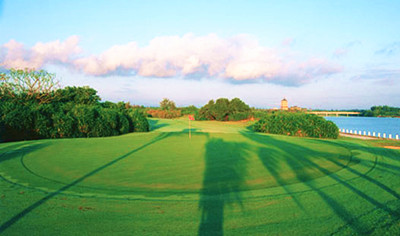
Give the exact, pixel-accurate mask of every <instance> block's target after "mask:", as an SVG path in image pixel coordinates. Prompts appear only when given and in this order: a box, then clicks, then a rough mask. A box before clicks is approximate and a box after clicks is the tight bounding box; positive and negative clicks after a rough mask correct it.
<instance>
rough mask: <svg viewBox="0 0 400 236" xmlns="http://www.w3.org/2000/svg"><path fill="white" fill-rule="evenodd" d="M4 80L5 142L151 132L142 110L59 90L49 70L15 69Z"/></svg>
mask: <svg viewBox="0 0 400 236" xmlns="http://www.w3.org/2000/svg"><path fill="white" fill-rule="evenodd" d="M0 78H1V81H0V141H15V140H27V139H41V138H70V137H71V138H74V137H104V136H113V135H119V134H125V133H129V132H145V131H148V130H149V124H148V121H147V119H146V116H145V115H144V114H143V112H142V111H140V110H138V109H134V108H132V107H131V106H130V105H129V104H127V103H123V102H119V103H112V102H100V97H99V96H98V95H97V91H96V90H94V89H92V88H89V87H66V88H63V89H55V88H54V87H55V85H56V84H55V82H54V81H53V79H54V76H53V75H52V74H49V73H47V72H45V71H39V72H38V71H28V70H11V71H10V74H9V75H4V74H2V75H1V77H0Z"/></svg>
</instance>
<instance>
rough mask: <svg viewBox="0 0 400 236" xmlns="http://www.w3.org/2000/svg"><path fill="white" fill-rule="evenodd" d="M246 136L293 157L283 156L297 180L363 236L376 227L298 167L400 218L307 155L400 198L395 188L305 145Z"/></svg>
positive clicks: (396, 218) (251, 135) (397, 214)
mask: <svg viewBox="0 0 400 236" xmlns="http://www.w3.org/2000/svg"><path fill="white" fill-rule="evenodd" d="M245 136H246V137H248V138H250V139H252V140H254V141H257V142H259V143H264V144H268V145H273V146H275V147H277V148H279V149H280V150H281V151H282V152H283V153H285V154H290V155H284V156H286V158H285V160H286V162H287V164H288V166H289V167H290V168H291V169H292V171H293V172H294V173H295V175H296V178H297V179H298V180H300V181H301V182H303V183H304V184H306V185H307V186H308V187H310V188H311V189H312V190H313V191H314V192H316V193H317V194H318V195H319V196H320V198H321V199H322V200H323V201H324V202H325V203H326V204H327V205H328V206H329V207H330V208H331V209H332V210H333V211H334V212H335V214H336V215H337V216H339V217H340V218H341V219H342V220H344V221H345V222H346V225H348V226H349V227H351V228H352V229H353V230H354V231H355V232H357V233H358V234H362V235H364V234H370V233H372V232H373V229H374V228H373V227H375V226H371V225H369V226H368V227H367V226H366V225H364V224H363V223H362V222H360V221H359V219H358V218H357V216H355V215H353V214H351V212H350V211H349V210H348V209H346V207H345V206H343V205H341V204H340V202H339V201H338V199H335V198H334V197H332V196H330V195H329V194H327V193H326V192H324V191H322V189H321V188H319V187H317V186H316V185H315V184H314V182H313V181H309V180H310V179H309V177H308V176H307V173H306V172H305V171H304V170H302V169H301V168H298V167H299V166H301V165H304V166H308V167H310V168H314V169H316V170H318V171H319V172H321V173H322V174H324V175H326V176H328V177H329V178H331V179H333V180H334V181H335V182H336V183H338V184H340V185H341V186H343V187H344V188H345V189H348V190H350V191H352V192H353V193H354V194H356V195H358V196H359V197H361V198H362V199H364V200H365V201H367V202H369V203H370V204H372V205H373V206H375V207H376V208H377V209H381V210H383V211H385V212H386V213H388V214H389V216H391V218H392V219H394V220H395V221H396V220H398V219H400V213H398V212H396V211H395V210H393V209H391V208H389V207H388V206H387V205H385V204H384V203H381V202H379V201H378V200H377V199H375V198H374V197H373V196H371V195H368V194H366V193H365V192H363V191H362V190H361V189H359V188H358V187H356V186H354V185H352V184H350V183H349V182H347V181H346V180H343V179H341V178H340V177H339V176H338V175H335V174H334V173H333V172H331V171H330V170H328V169H325V168H323V167H321V166H319V165H318V164H316V163H314V162H313V161H312V160H311V159H309V158H307V156H317V157H320V158H324V159H326V160H327V161H330V162H332V163H334V164H336V165H338V166H340V167H342V168H347V169H348V170H349V171H350V172H352V173H354V174H356V175H358V176H359V177H361V178H363V179H364V180H366V181H368V182H369V183H372V184H375V185H376V186H377V187H380V188H381V189H383V190H384V191H386V192H388V193H390V194H392V196H394V197H396V198H397V199H398V196H399V195H398V194H397V193H396V192H395V191H394V190H393V189H391V188H389V187H387V186H386V185H384V184H382V183H380V182H378V181H377V180H375V179H372V178H371V177H369V176H367V175H365V174H362V173H360V172H358V171H357V170H355V169H353V168H351V167H350V166H348V165H344V164H342V163H340V162H338V161H336V160H335V159H334V158H332V157H331V156H330V155H329V153H324V152H320V151H315V150H313V149H310V148H307V147H305V146H300V145H297V144H295V143H289V142H286V141H282V140H277V139H275V138H273V137H271V136H264V135H257V134H247V135H245ZM314 141H315V142H325V143H327V144H330V145H335V143H331V142H328V141H323V140H322V141H320V140H312V142H314ZM352 148H353V149H354V150H356V149H357V148H358V149H365V147H362V146H360V147H358V146H357V145H355V146H353V147H352ZM360 151H361V150H360ZM363 151H365V150H363ZM366 151H370V150H368V149H366ZM270 155H277V156H279V155H280V156H282V154H281V153H278V152H276V151H275V153H274V150H270ZM371 227H372V228H371Z"/></svg>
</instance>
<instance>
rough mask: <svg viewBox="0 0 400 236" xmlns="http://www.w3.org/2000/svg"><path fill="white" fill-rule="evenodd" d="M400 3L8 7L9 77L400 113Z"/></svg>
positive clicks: (131, 93)
mask: <svg viewBox="0 0 400 236" xmlns="http://www.w3.org/2000/svg"><path fill="white" fill-rule="evenodd" d="M398 12H400V2H399V1H365V0H363V1H232V0H231V1H50V0H49V1H22V0H21V1H19V0H13V1H7V0H6V1H1V0H0V35H1V36H0V67H1V68H0V69H3V70H4V69H9V68H16V67H34V68H36V69H46V70H48V71H50V72H54V73H56V74H57V77H58V79H59V80H60V81H61V84H62V85H64V86H69V85H75V86H81V85H89V86H91V87H93V88H95V89H96V90H98V91H99V94H100V96H101V97H102V98H103V100H112V101H120V100H123V101H130V102H131V103H133V104H140V105H156V104H158V102H159V101H160V100H161V99H162V98H164V97H167V98H170V99H172V100H174V101H175V102H176V103H177V105H179V106H184V105H190V104H194V105H197V106H202V105H204V104H205V103H206V102H207V101H208V100H209V99H216V98H218V97H228V98H233V97H239V98H241V99H242V100H244V101H245V102H247V103H248V104H250V105H251V106H255V107H262V108H272V107H277V106H279V102H280V100H281V99H282V98H283V97H286V98H287V99H288V101H289V105H297V106H301V107H306V108H314V109H317V108H319V109H350V108H369V107H371V106H373V105H391V106H398V107H399V106H400V93H399V92H398V91H400V30H399V26H400V14H398Z"/></svg>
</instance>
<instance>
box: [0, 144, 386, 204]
mask: <svg viewBox="0 0 400 236" xmlns="http://www.w3.org/2000/svg"><path fill="white" fill-rule="evenodd" d="M337 145H338V146H342V147H344V148H346V149H347V150H349V151H350V154H351V155H350V159H349V162H347V164H346V165H345V167H343V168H341V169H339V170H338V171H336V172H333V173H331V174H329V175H324V176H321V177H319V178H315V179H312V180H309V181H313V180H317V179H321V178H325V177H328V176H330V175H334V174H336V173H337V172H339V171H342V170H343V169H346V168H347V167H348V165H349V163H351V161H352V160H353V154H352V149H350V148H348V147H346V146H344V145H342V144H337ZM373 154H374V157H375V160H374V163H373V166H372V167H371V168H370V169H369V170H368V171H367V172H365V173H364V174H365V175H367V174H369V173H370V172H372V171H373V170H374V169H375V168H376V165H377V163H378V156H377V155H376V153H375V152H374V153H373ZM2 155H3V154H2ZM2 155H0V157H1V156H2ZM24 157H25V152H23V153H22V155H21V157H20V162H21V164H22V166H23V167H24V169H26V170H27V171H28V172H29V173H31V174H33V175H35V176H37V177H40V178H43V179H46V180H49V181H52V182H55V183H60V184H64V185H66V183H63V182H61V181H57V180H53V179H50V178H47V177H45V176H41V175H39V174H37V173H35V172H33V171H32V170H30V169H29V168H28V167H27V166H26V165H25V163H24V161H23V159H24ZM0 178H1V179H3V180H4V181H6V182H8V183H10V184H12V185H14V186H19V187H23V188H27V189H30V190H36V191H40V192H43V193H53V192H54V190H53V191H50V189H49V191H46V190H43V189H41V188H40V187H31V186H26V185H23V184H19V183H17V182H15V181H11V180H9V179H7V178H5V177H4V176H3V175H1V174H0ZM359 178H362V177H361V176H356V177H353V178H350V179H346V180H343V181H344V182H349V181H353V180H355V179H359ZM301 183H303V182H297V183H292V184H289V185H287V186H291V185H295V184H301ZM341 184H342V183H333V184H329V185H325V186H322V187H320V188H318V189H326V188H329V187H332V186H337V185H341ZM76 187H79V188H88V189H95V190H114V189H105V188H95V187H87V186H76ZM279 187H281V186H276V187H268V188H260V189H249V190H243V191H240V192H242V193H249V192H252V191H260V190H267V189H271V188H279ZM116 191H120V190H116ZM312 191H315V190H313V189H308V190H303V191H293V192H292V194H302V193H307V192H312ZM127 192H129V191H127ZM135 193H137V194H138V195H139V194H146V193H150V192H145V191H143V192H142V191H136V192H135ZM151 193H155V194H159V193H160V194H162V193H171V192H161V191H160V192H154V191H152V192H151ZM60 194H62V195H65V196H73V197H79V198H95V199H111V200H129V201H132V200H134V201H135V200H144V201H198V199H180V198H179V197H178V198H176V199H174V198H171V197H163V198H167V199H163V198H157V197H145V196H143V197H138V196H135V195H109V194H94V193H93V194H92V193H81V194H80V193H71V192H67V193H60ZM85 194H90V195H89V196H88V195H85ZM172 194H173V195H179V196H184V195H193V194H196V195H198V194H199V193H198V192H196V193H193V192H173V193H172ZM224 195H225V194H222V195H219V196H217V197H218V198H220V197H221V196H222V197H223V196H224ZM285 195H287V193H279V194H271V195H262V196H247V197H245V196H244V197H245V199H246V200H252V201H257V200H261V199H264V198H267V197H278V196H285ZM118 196H120V197H118ZM210 197H211V198H212V196H210Z"/></svg>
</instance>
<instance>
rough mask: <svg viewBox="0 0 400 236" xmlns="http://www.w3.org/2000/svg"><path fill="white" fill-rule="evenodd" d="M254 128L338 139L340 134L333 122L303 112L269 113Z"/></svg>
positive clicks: (277, 132) (272, 132)
mask: <svg viewBox="0 0 400 236" xmlns="http://www.w3.org/2000/svg"><path fill="white" fill-rule="evenodd" d="M253 130H254V131H256V132H262V133H271V134H283V135H290V136H299V137H315V138H335V139H336V138H337V137H338V136H339V128H338V127H337V126H336V125H335V124H334V123H333V122H331V121H327V120H325V119H324V118H323V117H320V116H317V115H314V114H307V113H302V112H297V113H290V112H276V113H272V114H268V115H266V116H264V117H263V118H261V119H260V120H259V121H258V122H256V123H255V124H254V125H253Z"/></svg>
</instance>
